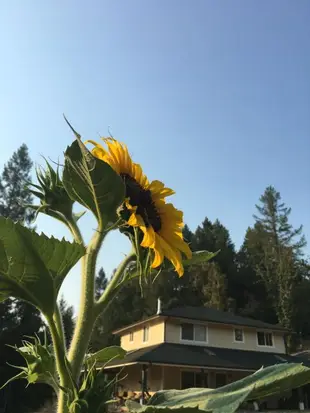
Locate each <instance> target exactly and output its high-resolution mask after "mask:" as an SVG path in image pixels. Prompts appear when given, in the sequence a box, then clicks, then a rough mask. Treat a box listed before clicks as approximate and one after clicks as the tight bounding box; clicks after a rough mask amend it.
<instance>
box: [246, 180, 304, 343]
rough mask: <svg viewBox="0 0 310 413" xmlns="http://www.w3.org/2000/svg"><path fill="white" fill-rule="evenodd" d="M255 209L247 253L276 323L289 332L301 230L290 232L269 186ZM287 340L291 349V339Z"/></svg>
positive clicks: (282, 208) (287, 210)
mask: <svg viewBox="0 0 310 413" xmlns="http://www.w3.org/2000/svg"><path fill="white" fill-rule="evenodd" d="M256 208H257V211H258V215H254V218H255V221H256V222H255V225H254V228H253V229H250V230H248V233H247V243H246V247H247V251H248V253H249V255H250V257H251V258H250V259H251V262H252V264H253V266H254V267H255V270H256V273H257V275H258V276H259V277H260V279H261V280H262V281H263V283H264V285H265V288H266V292H267V296H268V299H269V300H270V302H271V303H272V304H273V307H274V310H275V312H276V314H277V318H278V321H279V323H280V324H282V325H283V326H284V327H286V328H289V329H292V328H293V327H294V326H293V320H294V313H295V312H296V306H295V305H294V291H295V289H296V287H297V285H298V283H299V282H300V281H301V273H300V271H299V270H300V259H301V257H302V255H303V247H304V246H305V245H306V241H305V238H304V236H303V235H302V226H300V227H299V228H297V229H294V228H293V226H292V225H291V224H290V223H289V215H290V213H291V208H288V207H286V205H285V203H283V202H281V195H280V193H279V192H277V191H276V190H275V188H274V187H272V186H269V187H267V188H266V190H265V192H264V194H263V195H262V196H261V197H260V205H256ZM289 340H290V343H289V345H291V342H292V337H290V338H289Z"/></svg>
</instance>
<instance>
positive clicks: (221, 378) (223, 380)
mask: <svg viewBox="0 0 310 413" xmlns="http://www.w3.org/2000/svg"><path fill="white" fill-rule="evenodd" d="M226 384H227V375H226V373H216V374H215V387H216V388H218V387H223V386H225V385H226Z"/></svg>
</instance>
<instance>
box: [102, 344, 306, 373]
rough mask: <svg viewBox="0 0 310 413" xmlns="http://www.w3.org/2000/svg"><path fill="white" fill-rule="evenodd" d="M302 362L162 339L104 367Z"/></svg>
mask: <svg viewBox="0 0 310 413" xmlns="http://www.w3.org/2000/svg"><path fill="white" fill-rule="evenodd" d="M286 362H289V363H301V362H303V363H304V364H305V365H307V366H309V367H310V361H309V360H306V359H302V358H301V357H294V356H290V355H288V354H277V353H266V352H262V351H247V350H235V349H227V348H217V347H202V346H193V345H184V344H173V343H162V344H158V345H156V346H150V347H146V348H143V349H140V350H135V351H131V352H129V353H127V355H126V357H125V358H124V359H122V360H113V361H112V362H111V363H109V364H108V365H107V366H106V367H107V368H113V367H121V366H123V365H128V364H137V363H138V364H144V363H152V364H161V365H177V366H188V367H190V366H191V367H204V368H208V367H209V368H225V369H231V370H250V371H255V370H258V369H259V368H261V367H262V366H264V367H266V366H270V365H274V364H280V363H286Z"/></svg>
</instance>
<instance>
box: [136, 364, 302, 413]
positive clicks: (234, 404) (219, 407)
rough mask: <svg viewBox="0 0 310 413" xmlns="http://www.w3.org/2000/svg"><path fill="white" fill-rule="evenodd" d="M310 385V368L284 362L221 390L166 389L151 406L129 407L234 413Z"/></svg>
mask: <svg viewBox="0 0 310 413" xmlns="http://www.w3.org/2000/svg"><path fill="white" fill-rule="evenodd" d="M309 382H310V369H309V368H308V367H305V366H303V365H302V364H297V363H292V364H288V363H283V364H277V365H274V366H270V367H267V368H265V369H260V370H259V371H257V372H256V373H254V374H252V375H250V376H247V377H245V378H244V379H242V380H238V381H236V382H234V383H231V384H228V385H227V386H224V387H220V388H218V389H187V390H163V391H159V392H157V393H155V394H154V395H153V396H152V397H151V398H150V400H149V401H148V404H147V405H146V406H143V407H140V406H139V407H138V406H137V405H133V404H132V403H129V404H128V408H129V410H130V411H131V412H141V413H142V412H147V413H161V412H163V411H164V410H165V409H173V411H174V412H177V413H182V412H183V413H190V412H193V413H194V412H212V413H234V412H235V411H237V410H238V409H239V408H240V406H241V404H242V403H243V402H245V401H247V400H249V401H250V400H252V401H253V400H259V399H265V398H266V397H270V396H276V395H279V394H282V393H284V392H285V391H288V390H291V389H293V388H297V387H300V386H303V385H305V384H307V383H309Z"/></svg>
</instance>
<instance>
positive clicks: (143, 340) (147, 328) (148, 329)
mask: <svg viewBox="0 0 310 413" xmlns="http://www.w3.org/2000/svg"><path fill="white" fill-rule="evenodd" d="M145 331H147V337H146V338H145ZM149 339H150V326H149V325H148V324H147V325H145V326H144V327H143V330H142V342H143V343H147V342H148V341H149Z"/></svg>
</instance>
